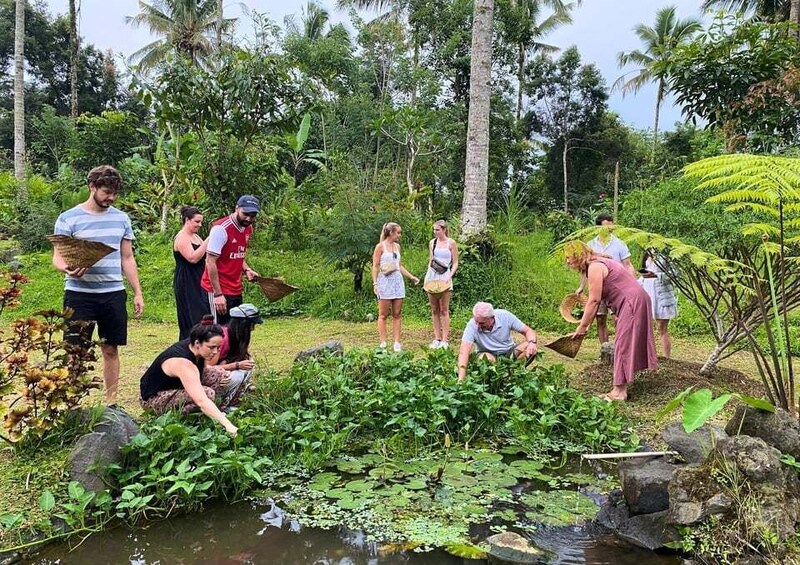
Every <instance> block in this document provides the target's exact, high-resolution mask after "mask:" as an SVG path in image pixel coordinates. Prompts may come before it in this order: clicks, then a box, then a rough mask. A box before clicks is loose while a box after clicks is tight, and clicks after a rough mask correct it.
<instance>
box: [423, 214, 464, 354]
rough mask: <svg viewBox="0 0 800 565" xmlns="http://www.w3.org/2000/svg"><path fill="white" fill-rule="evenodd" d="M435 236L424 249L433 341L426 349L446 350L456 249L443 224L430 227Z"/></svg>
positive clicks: (425, 285)
mask: <svg viewBox="0 0 800 565" xmlns="http://www.w3.org/2000/svg"><path fill="white" fill-rule="evenodd" d="M433 235H434V236H435V237H434V238H433V239H432V240H431V242H430V244H429V245H428V251H429V253H428V272H427V273H425V284H424V285H423V288H424V289H425V291H426V292H427V293H428V302H429V303H430V305H431V319H432V321H433V341H432V342H431V343H430V345H429V346H428V347H430V348H431V349H438V348H439V347H445V348H447V347H449V346H450V295H451V293H452V291H453V275H454V274H455V273H456V270H457V269H458V248H457V247H456V242H455V241H453V240H452V239H450V237H449V234H448V232H447V222H445V221H444V220H439V221H438V222H436V223H435V224H433Z"/></svg>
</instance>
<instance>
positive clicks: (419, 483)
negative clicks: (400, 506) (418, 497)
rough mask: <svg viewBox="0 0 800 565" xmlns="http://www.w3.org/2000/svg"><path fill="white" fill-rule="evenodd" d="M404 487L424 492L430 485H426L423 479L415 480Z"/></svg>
mask: <svg viewBox="0 0 800 565" xmlns="http://www.w3.org/2000/svg"><path fill="white" fill-rule="evenodd" d="M403 486H404V487H406V488H407V489H411V490H422V489H424V488H428V483H426V482H425V481H423V480H422V479H414V480H412V481H409V482H407V483H406V484H405V485H403Z"/></svg>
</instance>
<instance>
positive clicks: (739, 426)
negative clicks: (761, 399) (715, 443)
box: [725, 404, 800, 459]
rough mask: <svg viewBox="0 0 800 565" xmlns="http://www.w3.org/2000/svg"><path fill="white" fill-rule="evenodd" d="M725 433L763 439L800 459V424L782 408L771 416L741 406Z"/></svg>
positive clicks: (726, 427) (767, 413)
mask: <svg viewBox="0 0 800 565" xmlns="http://www.w3.org/2000/svg"><path fill="white" fill-rule="evenodd" d="M725 431H726V432H727V433H728V435H729V436H735V435H739V434H742V435H748V436H753V437H758V438H761V439H763V440H764V441H765V442H767V443H768V444H769V445H771V446H772V447H776V448H778V449H779V450H780V451H782V452H783V453H786V454H788V455H791V456H792V457H794V458H795V459H800V424H798V422H797V420H795V419H793V418H792V416H791V414H789V413H788V412H787V411H786V410H783V409H781V408H777V409H776V410H775V413H774V414H770V413H769V412H764V411H763V410H756V409H755V408H751V407H749V406H746V405H744V404H740V405H739V406H737V407H736V412H735V413H734V415H733V417H732V418H731V419H730V421H729V422H728V424H727V425H726V426H725Z"/></svg>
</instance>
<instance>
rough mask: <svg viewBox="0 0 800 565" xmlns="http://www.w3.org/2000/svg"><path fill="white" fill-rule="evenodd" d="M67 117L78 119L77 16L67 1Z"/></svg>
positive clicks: (73, 2) (73, 1) (72, 0)
mask: <svg viewBox="0 0 800 565" xmlns="http://www.w3.org/2000/svg"><path fill="white" fill-rule="evenodd" d="M69 115H70V116H72V117H73V118H77V117H78V14H77V10H76V9H75V0H69Z"/></svg>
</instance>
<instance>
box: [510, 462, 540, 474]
mask: <svg viewBox="0 0 800 565" xmlns="http://www.w3.org/2000/svg"><path fill="white" fill-rule="evenodd" d="M542 467H544V465H543V464H542V463H541V462H540V461H531V460H529V459H518V460H517V461H512V462H511V463H510V464H509V465H508V472H509V473H510V474H512V475H514V476H515V477H517V478H519V479H532V478H535V477H536V476H538V475H541V474H542V473H541V472H540V471H541V469H542Z"/></svg>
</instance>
